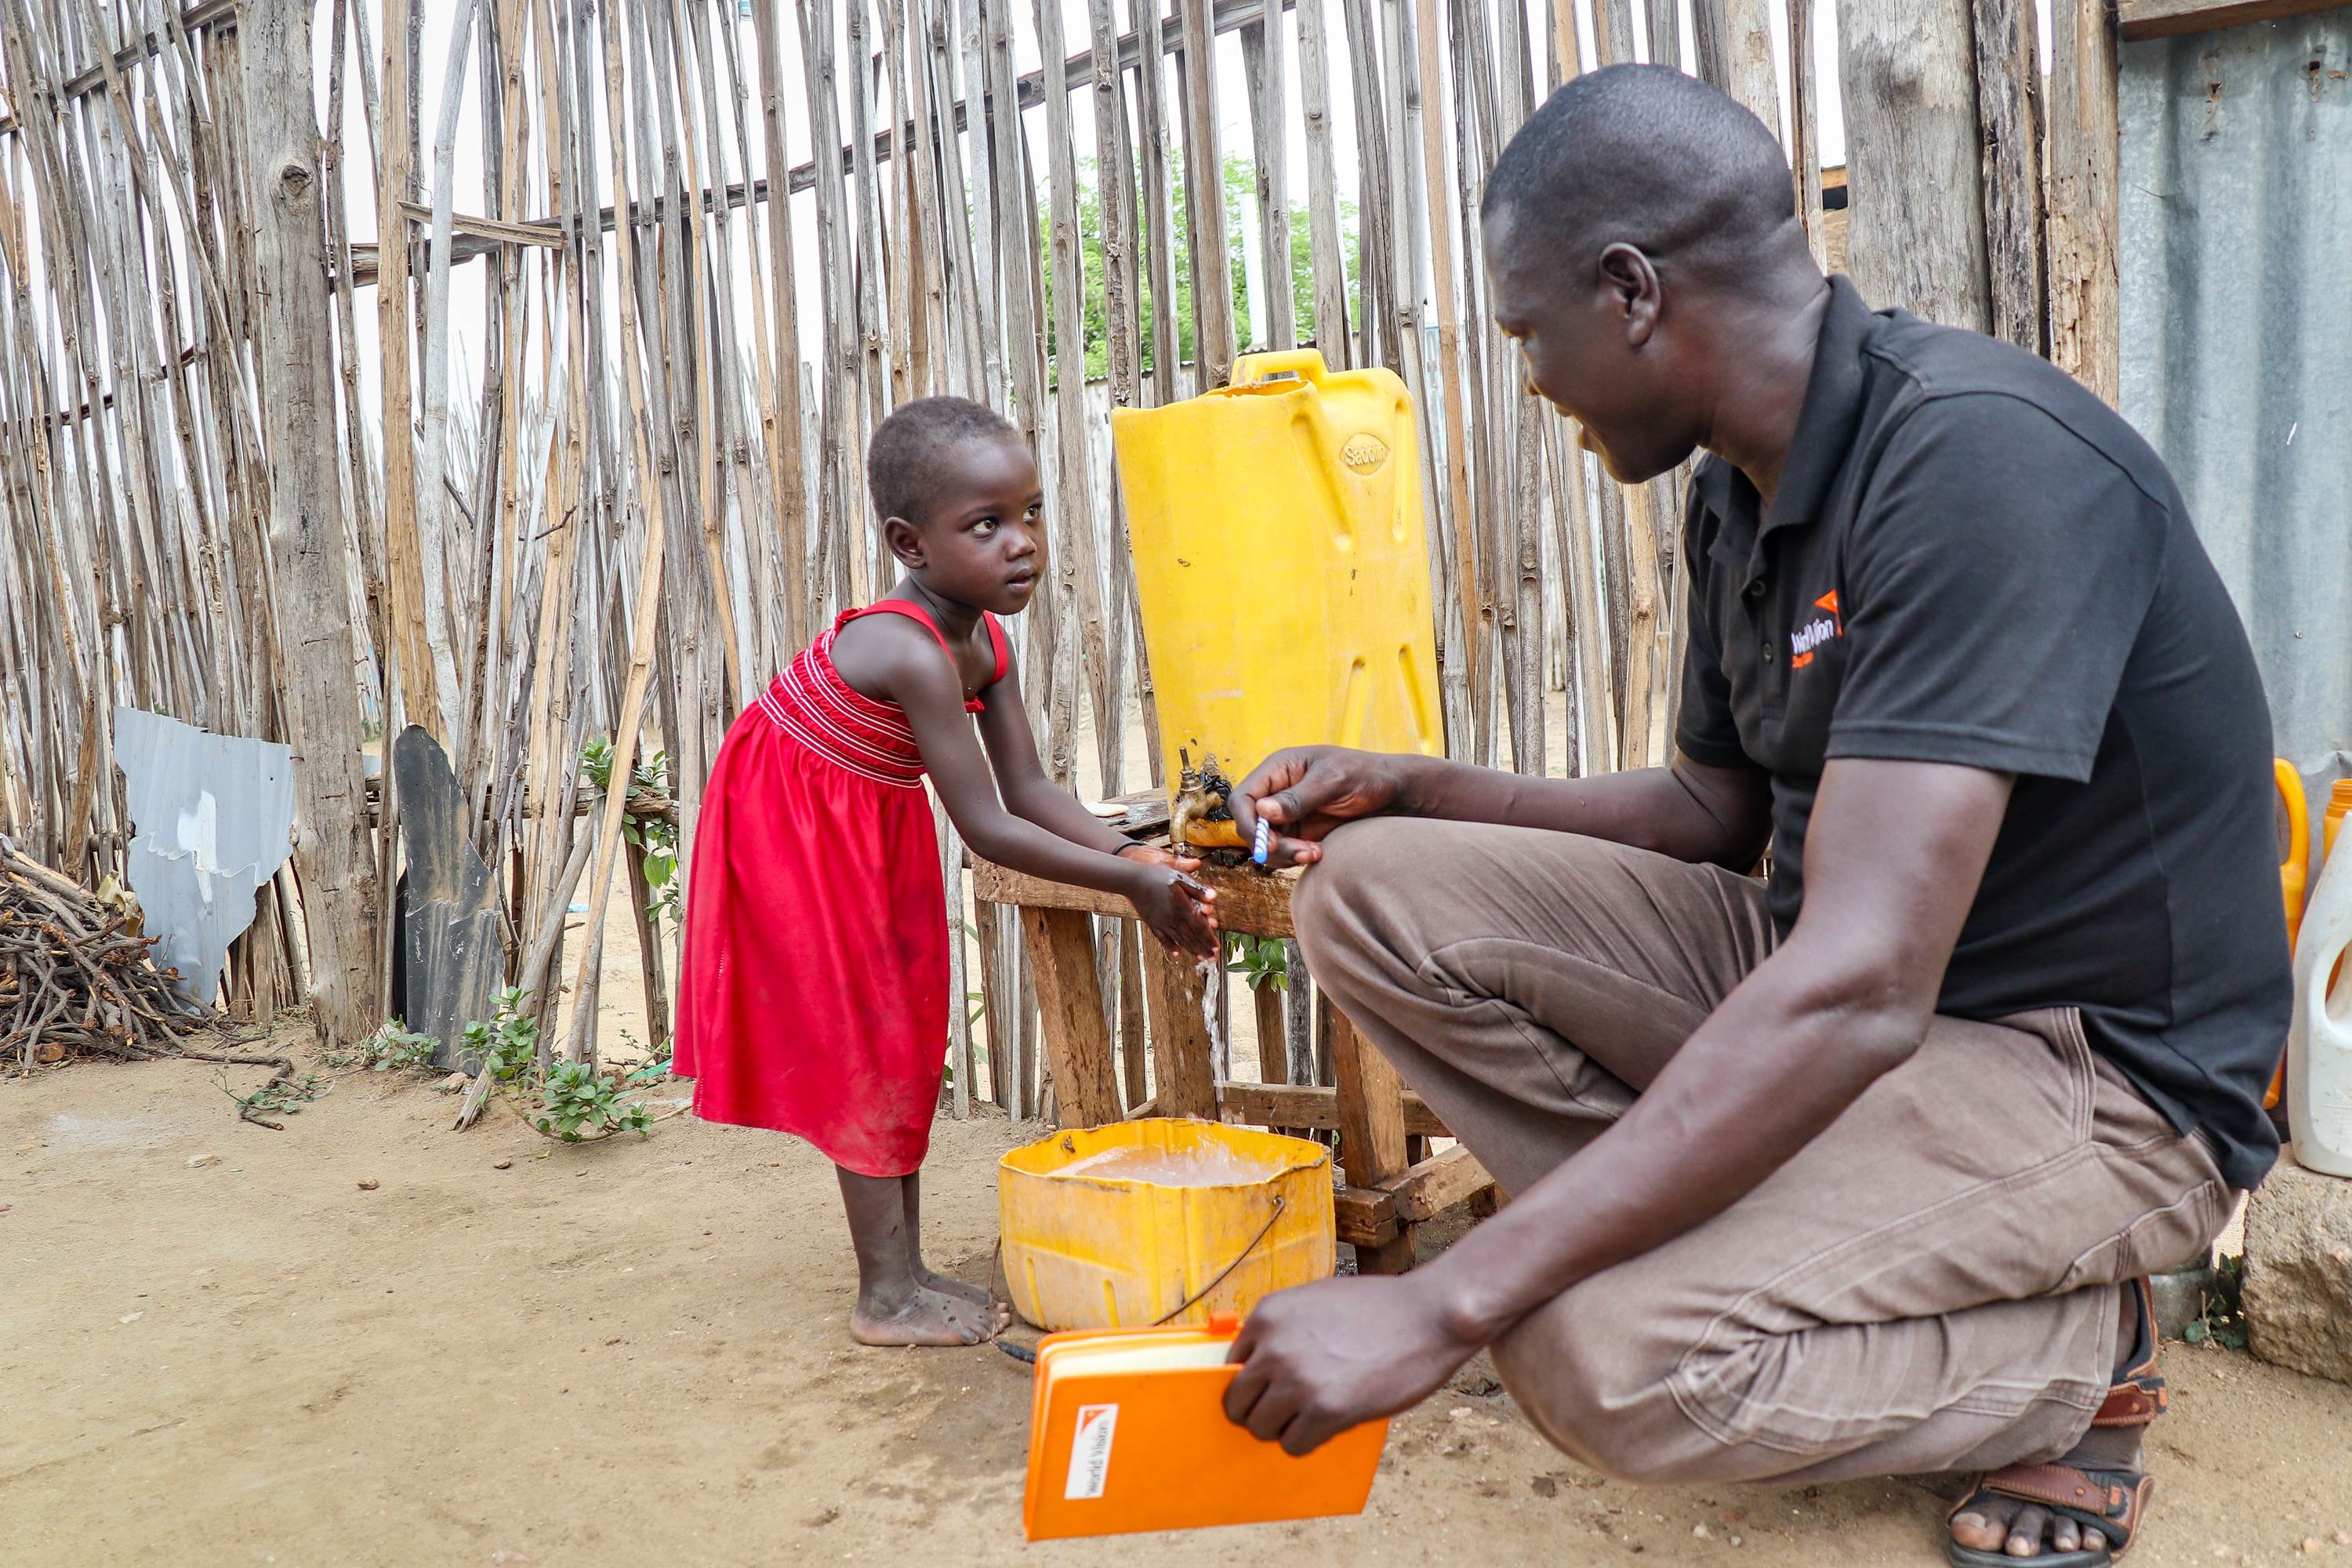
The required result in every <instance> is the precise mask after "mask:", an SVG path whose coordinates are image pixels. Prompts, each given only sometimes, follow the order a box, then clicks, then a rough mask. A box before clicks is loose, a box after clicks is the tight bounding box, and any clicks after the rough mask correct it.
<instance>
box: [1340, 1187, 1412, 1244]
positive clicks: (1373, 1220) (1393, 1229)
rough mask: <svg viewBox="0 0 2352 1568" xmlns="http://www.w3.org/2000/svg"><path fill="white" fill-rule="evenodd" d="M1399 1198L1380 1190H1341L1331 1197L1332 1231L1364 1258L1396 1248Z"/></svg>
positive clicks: (1351, 1188)
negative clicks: (1383, 1249) (1386, 1248)
mask: <svg viewBox="0 0 2352 1568" xmlns="http://www.w3.org/2000/svg"><path fill="white" fill-rule="evenodd" d="M1399 1228H1400V1227H1399V1226H1398V1224H1397V1215H1396V1197H1395V1194H1391V1193H1384V1192H1382V1191H1381V1190H1380V1189H1379V1188H1378V1187H1341V1188H1340V1189H1339V1191H1338V1192H1336V1193H1333V1194H1331V1230H1332V1234H1333V1235H1335V1236H1336V1237H1339V1240H1341V1241H1344V1242H1346V1243H1347V1244H1348V1245H1349V1247H1354V1248H1355V1249H1356V1256H1357V1257H1358V1258H1361V1257H1362V1256H1363V1255H1364V1253H1365V1252H1366V1251H1367V1250H1370V1251H1374V1252H1377V1251H1378V1250H1379V1249H1381V1248H1382V1247H1394V1246H1395V1245H1396V1240H1397V1235H1398V1231H1399Z"/></svg>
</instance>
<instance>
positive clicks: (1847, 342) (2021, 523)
mask: <svg viewBox="0 0 2352 1568" xmlns="http://www.w3.org/2000/svg"><path fill="white" fill-rule="evenodd" d="M1831 289H1832V296H1831V300H1830V304H1829V309H1828V312H1827V314H1826V316H1825V317H1824V319H1823V321H1822V330H1821V339H1820V342H1819V344H1818V347H1817V349H1816V352H1815V358H1814V362H1813V371H1812V379H1811V382H1810V384H1808V385H1807V387H1806V391H1805V402H1804V407H1803V410H1802V412H1801V415H1800V416H1799V420H1798V426H1797V436H1796V439H1795V442H1794V443H1793V445H1792V446H1791V447H1790V452H1789V459H1788V463H1787V466H1786V468H1784V470H1783V472H1782V476H1781V480H1780V490H1779V493H1778V494H1777V495H1775V496H1774V497H1773V500H1772V504H1771V506H1770V508H1769V510H1764V511H1763V512H1762V514H1761V515H1760V516H1759V506H1758V497H1757V492H1756V489H1755V488H1754V486H1752V485H1751V484H1749V483H1748V479H1747V477H1746V476H1745V475H1743V474H1742V473H1740V472H1739V471H1738V469H1736V468H1732V467H1731V466H1730V465H1729V464H1727V463H1726V462H1724V461H1723V460H1722V459H1721V458H1712V457H1710V458H1707V459H1706V461H1705V462H1703V463H1702V464H1701V465H1700V466H1699V468H1698V471H1697V474H1696V478H1695V479H1694V480H1693V482H1692V485H1691V496H1690V504H1689V512H1688V517H1687V520H1686V521H1685V544H1686V547H1687V559H1688V561H1689V563H1690V590H1691V615H1690V617H1689V620H1690V650H1689V657H1688V659H1687V661H1686V665H1685V679H1684V685H1683V704H1682V718H1681V721H1680V724H1679V727H1678V730H1677V734H1676V740H1677V742H1678V743H1679V744H1680V746H1681V747H1682V750H1683V751H1684V752H1685V753H1686V754H1687V755H1688V756H1690V757H1691V758H1692V759H1693V760H1694V761H1696V762H1699V763H1712V764H1715V765H1717V766H1732V765H1737V764H1739V763H1744V762H1750V761H1752V762H1753V763H1756V764H1758V765H1760V766H1762V767H1764V768H1766V769H1769V771H1770V773H1771V775H1772V866H1771V878H1770V883H1769V895H1768V897H1769V906H1770V909H1771V911H1772V918H1773V921H1774V922H1775V924H1776V925H1777V926H1778V927H1779V929H1780V931H1781V933H1782V934H1784V935H1785V934H1786V933H1787V931H1789V929H1790V926H1791V925H1793V924H1794V923H1795V921H1796V919H1797V912H1798V910H1799V908H1800V907H1801V905H1802V903H1803V901H1804V875H1805V828H1806V825H1807V822H1808V821H1809V819H1810V818H1811V815H1812V805H1813V792H1814V789H1815V787H1816V786H1817V785H1818V784H1819V783H1820V781H1821V775H1822V766H1823V764H1824V763H1827V762H1828V760H1829V759H1831V758H1832V757H1893V758H1906V759H1910V760H1913V761H1919V762H1936V763H1964V764H1967V765H1969V766H1972V767H1979V768H1989V769H1993V770H1996V771H1999V772H2003V773H2015V774H2016V775H2017V784H2016V788H2015V792H2014V793H2013V794H2012V795H2011V798H2010V804H2009V814H2008V816H2007V817H2006V818H2005V819H2004V821H2003V822H2002V825H2001V830H2000V837H1999V839H1998V840H1997V841H1996V842H1995V844H1994V846H1993V851H1992V860H1991V863H1990V865H1989V866H1988V867H1987V868H1986V869H1985V876H1984V882H1983V885H1982V887H1981V888H1980V889H1979V891H1978V893H1977V899H1976V903H1975V906H1974V907H1973V908H1972V909H1971V910H1969V919H1968V923H1967V925H1966V926H1965V927H1964V928H1963V929H1962V931H1961V932H1960V939H1959V943H1958V946H1957V947H1956V948H1955V949H1954V950H1953V952H1952V962H1951V966H1950V968H1949V969H1948V971H1947V972H1946V973H1945V976H1944V988H1943V994H1942V996H1941V998H1940V1000H1939V1002H1938V1005H1937V1010H1938V1011H1939V1012H1943V1013H1947V1014H1951V1015H1955V1016H1961V1017H1969V1018H1999V1017H2001V1016H2006V1015H2010V1014H2015V1013H2021V1012H2026V1011H2030V1010H2032V1009H2034V1008H2037V1007H2048V1006H2056V1005H2073V1006H2075V1007H2079V1008H2080V1009H2081V1010H2082V1016H2083V1020H2084V1030H2085V1033H2087V1034H2088V1036H2089V1037H2090V1040H2091V1044H2092V1046H2093V1047H2094V1048H2095V1049H2096V1050H2097V1051H2098V1052H2099V1053H2100V1054H2101V1055H2103V1056H2105V1058H2107V1059H2108V1060H2110V1061H2112V1062H2113V1063H2114V1064H2115V1065H2116V1067H2118V1068H2121V1069H2122V1070H2123V1071H2124V1073H2125V1074H2126V1076H2127V1077H2129V1078H2130V1079H2131V1080H2132V1082H2133V1083H2134V1084H2135V1085H2137V1087H2138V1088H2139V1089H2140V1091H2141V1092H2142V1093H2143V1094H2145V1095H2146V1096H2147V1099H2148V1100H2149V1101H2150V1102H2151V1103H2153V1104H2155V1105H2156V1106H2157V1107H2158V1108H2159V1109H2161V1110H2163V1111H2164V1112H2165V1113H2166V1114H2167V1115H2168V1117H2169V1118H2170V1119H2171V1120H2172V1121H2173V1123H2174V1125H2175V1126H2177V1127H2179V1128H2180V1129H2182V1130H2183V1131H2186V1130H2188V1129H2189V1128H2190V1127H2201V1128H2203V1129H2204V1130H2205V1131H2206V1132H2207V1133H2208V1135H2210V1138H2211V1139H2212V1140H2213V1142H2214V1144H2215V1145H2216V1147H2217V1149H2218V1151H2219V1156H2220V1163H2221V1170H2222V1173H2223V1174H2224V1175H2225V1176H2226V1177H2227V1178H2228V1179H2229V1181H2230V1182H2231V1184H2233V1185H2235V1186H2239V1187H2251V1186H2252V1185H2253V1184H2255V1183H2256V1182H2257V1181H2259V1180H2260V1179H2261V1177H2262V1175H2263V1172H2264V1171H2266V1170H2268V1169H2269V1167H2270V1165H2271V1163H2272V1161H2273V1159H2274V1158H2275V1157H2276V1155H2277V1152H2278V1140H2277V1137H2276V1135H2275V1134H2274V1133H2273V1131H2272V1128H2271V1124H2270V1120H2269V1118H2268V1117H2267V1116H2266V1115H2265V1114H2264V1113H2263V1108H2262V1097H2263V1090H2264V1089H2265V1087H2266V1086H2267V1085H2268V1083H2269V1081H2270V1077H2271V1073H2272V1070H2273V1068H2274V1067H2275V1066H2276V1065H2277V1062H2278V1058H2279V1051H2280V1048H2281V1046H2282V1044H2283V1042H2284V1039H2285V1037H2286V1026H2287V1015H2288V1007H2289V992H2290V987H2289V983H2288V978H2287V943H2286V923H2285V916H2284V909H2283V905H2282V903H2281V900H2280V897H2279V881H2278V870H2277V867H2276V864H2275V861H2276V854H2275V848H2274V842H2273V837H2272V826H2271V825H2272V809H2273V808H2272V784H2271V766H2270V755H2271V726H2270V710H2269V708H2268V706H2267V705H2266V704H2265V703H2264V701H2263V689H2262V684H2261V681H2260V679H2259V678H2258V677H2257V675H2256V673H2255V669H2254V659H2253V653H2252V649H2251V648H2249V647H2248V646H2247V643H2246V636H2245V632H2244V629H2243V627H2242V626H2240V624H2239V621H2238V616H2237V612H2236V611H2235V609H2234V608H2233V607H2232V606H2231V603H2230V600H2229V596H2228V595H2227V594H2226V593H2225V591H2224V590H2223V588H2222V586H2221V579H2220V577H2218V576H2217V575H2216V574H2215V573H2214V571H2213V566H2212V563H2211V562H2210V561H2209V560H2208V559H2207V557H2206V554H2205V551H2204V547H2203V546H2202V545H2201V544H2200V543H2199V542H2198V539H2197V536H2196V534H2195V533H2194V532H2192V531H2190V528H2189V516H2188V510H2187V508H2186V506H2185V505H2184V503H2183V502H2182V500H2181V498H2180V492H2179V489H2176V488H2175V486H2174V485H2173V482H2172V479H2171V476H2170V475H2168V473H2167V472H2166V471H2165V468H2164V465H2163V464H2162V463H2161V462H2160V461H2158V458H2157V456H2156V454H2155V453H2154V452H2153V451H2151V450H2149V448H2148V447H2147V443H2146V442H2144V441H2142V440H2141V439H2140V438H2139V437H2138V436H2137V434H2135V433H2134V432H2133V430H2132V428H2131V427H2130V426H2128V425H2126V424H2125V423H2124V421H2123V420H2122V418H2121V417H2119V416H2117V415H2116V413H2115V411H2114V410H2112V409H2110V408H2108V407H2107V406H2106V405H2105V404H2103V403H2101V402H2100V401H2099V400H2098V399H2097V398H2095V397H2094V396H2092V395H2090V394H2089V393H2088V392H2085V391H2084V389H2083V388H2082V387H2080V386H2078V385H2077V384H2075V383H2074V381H2073V380H2072V379H2071V378H2069V377H2068V376H2067V375H2066V374H2064V373H2063V372H2061V371H2059V370H2057V369H2056V368H2055V367H2053V366H2052V365H2051V364H2049V363H2046V362H2044V361H2042V360H2040V359H2037V358H2035V357H2034V356H2033V355H2032V354H2029V353H2025V352H2023V351H2022V350H2021V349H2018V348H2015V347H2012V346H2011V345H2010V344H2008V343H2005V342H1997V341H1996V340H1994V339H1991V338H1987V337H1982V336H1979V335H1978V334H1976V333H1974V332H1964V331H1955V330H1953V329H1950V328H1947V327H1937V326H1932V325H1929V324H1928V323H1927V322H1924V321H1917V320H1916V319H1914V318H1912V317H1911V316H1909V315H1906V314H1905V313H1904V312H1902V311H1899V310H1896V311H1888V312H1885V313H1884V314H1875V315H1874V314H1873V313H1872V312H1871V310H1869V308H1868V307H1867V306H1865V305H1864V303H1863V301H1862V299H1861V296H1860V295H1858V294H1857V293H1856V292H1855V291H1854V289H1853V285H1852V284H1851V283H1849V282H1847V281H1846V280H1845V279H1843V278H1838V279H1832V283H1831ZM1987 1089H1988V1091H1989V1092H1997V1086H1994V1085H1988V1086H1987Z"/></svg>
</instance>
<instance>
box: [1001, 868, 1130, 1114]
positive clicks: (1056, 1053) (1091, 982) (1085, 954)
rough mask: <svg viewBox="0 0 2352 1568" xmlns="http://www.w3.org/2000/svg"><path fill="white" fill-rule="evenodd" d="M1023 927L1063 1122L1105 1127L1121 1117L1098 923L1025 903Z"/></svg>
mask: <svg viewBox="0 0 2352 1568" xmlns="http://www.w3.org/2000/svg"><path fill="white" fill-rule="evenodd" d="M1021 932H1022V934H1023V935H1024V936H1025V937H1026V938H1028V941H1029V956H1030V960H1031V962H1032V963H1033V964H1034V967H1035V973H1036V977H1037V1007H1038V1011H1039V1014H1040V1016H1041V1017H1042V1019H1043V1022H1044V1028H1045V1067H1046V1070H1047V1071H1048V1072H1050V1073H1051V1074H1052V1075H1053V1083H1054V1099H1055V1104H1056V1105H1057V1106H1058V1107H1059V1108H1060V1120H1061V1123H1062V1125H1063V1126H1065V1127H1100V1126H1103V1125H1104V1124H1106V1123H1108V1122H1112V1121H1118V1119H1119V1110H1118V1082H1117V1080H1116V1079H1114V1077H1113V1076H1112V1068H1111V1045H1110V1032H1109V1030H1108V1029H1107V1028H1106V1027H1105V1026H1104V1024H1103V1006H1102V986H1101V984H1100V983H1099V982H1098V980H1097V976H1096V973H1095V942H1094V922H1093V921H1091V920H1089V919H1088V918H1087V916H1085V915H1083V914H1079V913H1077V912H1076V911H1074V910H1040V909H1025V910H1022V911H1021Z"/></svg>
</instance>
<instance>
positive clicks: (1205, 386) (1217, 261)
mask: <svg viewBox="0 0 2352 1568" xmlns="http://www.w3.org/2000/svg"><path fill="white" fill-rule="evenodd" d="M1212 5H1213V0H1176V6H1177V10H1178V11H1179V13H1180V14H1181V16H1183V19H1184V58H1183V61H1182V70H1181V73H1180V74H1181V76H1182V78H1183V81H1184V142H1185V145H1186V146H1187V147H1188V148H1190V149H1191V153H1190V154H1189V156H1190V158H1191V159H1192V162H1191V163H1188V164H1187V165H1186V167H1185V170H1184V195H1185V199H1186V202H1187V204H1188V205H1189V208H1190V211H1191V214H1192V222H1191V225H1190V226H1189V231H1188V232H1189V235H1190V237H1191V239H1192V311H1193V315H1194V318H1195V319H1196V321H1198V323H1199V325H1198V327H1197V328H1196V330H1195V331H1194V334H1193V343H1192V353H1193V358H1194V363H1195V364H1196V365H1197V366H1198V368H1199V373H1200V374H1199V379H1198V380H1197V381H1196V382H1195V383H1194V386H1193V390H1194V391H1196V392H1206V391H1208V390H1209V389H1210V388H1211V387H1215V386H1223V385H1224V384H1226V383H1228V382H1230V381H1231V380H1233V376H1234V272H1233V261H1232V258H1229V257H1228V256H1227V255H1226V254H1225V165H1224V160H1223V158H1222V157H1221V156H1220V155H1219V154H1218V152H1217V72H1216V58H1217V56H1216V37H1215V28H1214V26H1213V24H1212V19H1211V15H1210V12H1211V8H1212Z"/></svg>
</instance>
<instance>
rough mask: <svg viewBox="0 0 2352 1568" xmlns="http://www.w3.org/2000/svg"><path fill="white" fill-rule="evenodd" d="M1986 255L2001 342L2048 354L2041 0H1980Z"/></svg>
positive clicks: (1978, 35)
mask: <svg viewBox="0 0 2352 1568" xmlns="http://www.w3.org/2000/svg"><path fill="white" fill-rule="evenodd" d="M1975 17H1976V57H1977V121H1978V123H1979V125H1981V126H1982V127H1983V131H1984V135H1983V157H1984V201H1985V209H1984V226H1985V252H1986V256H1987V258H1988V265H1989V268H1990V287H1991V299H1990V309H1991V311H1992V331H1993V335H1994V336H1995V337H1999V338H2006V339H2008V340H2009V341H2010V342H2013V343H2015V344H2016V345H2017V346H2018V347H2020V348H2021V349H2023V350H2025V351H2026V352H2027V353H2046V352H2047V350H2048V346H2049V345H2048V342H2047V337H2048V334H2047V332H2046V331H2045V325H2046V321H2045V316H2044V311H2043V303H2044V299H2045V290H2046V286H2047V281H2048V280H2047V279H2045V278H2044V276H2043V274H2042V50H2041V46H2040V43H2039V41H2038V38H2037V29H2036V27H2035V25H2034V15H2033V0H1975Z"/></svg>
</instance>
